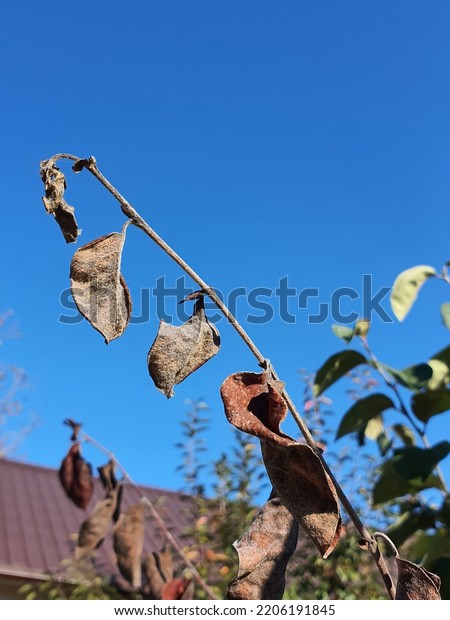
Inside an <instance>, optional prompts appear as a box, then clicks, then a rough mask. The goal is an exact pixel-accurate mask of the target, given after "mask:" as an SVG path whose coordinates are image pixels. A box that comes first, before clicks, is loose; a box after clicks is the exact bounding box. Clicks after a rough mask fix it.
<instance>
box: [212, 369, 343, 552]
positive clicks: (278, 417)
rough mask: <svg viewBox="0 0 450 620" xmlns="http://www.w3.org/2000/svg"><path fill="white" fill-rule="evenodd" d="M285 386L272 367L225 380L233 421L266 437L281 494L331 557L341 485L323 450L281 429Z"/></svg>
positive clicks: (266, 454) (269, 466) (265, 451)
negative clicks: (333, 476) (322, 458)
mask: <svg viewBox="0 0 450 620" xmlns="http://www.w3.org/2000/svg"><path fill="white" fill-rule="evenodd" d="M281 389H282V383H281V382H279V381H273V380H272V379H270V378H269V376H268V373H267V372H263V373H260V374H257V373H252V372H239V373H236V374H234V375H231V376H229V377H228V378H227V379H226V380H225V381H224V383H223V385H222V388H221V390H220V392H221V396H222V400H223V402H224V406H225V413H226V416H227V418H228V421H229V422H230V423H231V424H233V425H234V426H236V428H238V429H239V430H241V431H244V432H246V433H250V434H251V435H255V436H256V437H258V438H259V439H260V441H261V450H262V455H263V459H264V465H265V467H266V470H267V473H268V475H269V478H270V481H271V482H272V485H273V487H274V489H275V491H276V494H277V496H278V497H279V498H280V499H281V501H282V502H283V504H284V505H285V506H286V507H287V508H288V510H289V511H290V512H291V514H292V515H293V516H294V518H295V519H296V520H297V521H298V523H299V525H300V526H301V527H302V528H303V529H304V530H305V531H306V533H307V534H309V536H310V537H311V539H312V541H313V542H314V544H315V545H316V547H317V548H318V549H319V551H320V553H321V554H322V555H323V557H324V558H326V557H328V555H329V554H330V553H331V552H332V551H333V549H334V547H335V546H336V544H337V542H338V540H339V538H340V533H341V527H342V522H341V517H340V513H339V502H338V497H337V493H336V489H335V487H334V484H333V483H332V481H331V479H330V477H329V476H328V474H327V472H326V471H325V469H324V467H323V465H322V463H321V461H320V459H319V457H318V456H317V454H315V453H314V451H313V450H312V449H311V448H310V447H309V446H307V445H306V444H301V443H298V442H296V441H295V440H294V439H292V437H289V435H286V434H285V433H283V432H282V431H281V429H280V424H281V422H282V421H283V420H284V419H285V417H286V415H287V405H286V402H285V400H284V398H283V397H282V395H281Z"/></svg>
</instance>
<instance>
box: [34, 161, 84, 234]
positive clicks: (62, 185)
mask: <svg viewBox="0 0 450 620" xmlns="http://www.w3.org/2000/svg"><path fill="white" fill-rule="evenodd" d="M40 173H41V179H42V181H43V183H44V188H45V196H43V197H42V202H43V203H44V207H45V210H46V211H47V213H49V214H50V215H53V217H54V218H55V220H56V221H57V223H58V225H59V227H60V229H61V232H62V234H63V235H64V239H65V240H66V243H74V242H75V241H76V240H77V238H78V235H79V234H80V232H81V231H80V230H79V228H78V224H77V221H76V219H75V209H74V208H73V207H71V206H70V205H69V204H67V202H66V201H65V199H64V192H65V190H66V178H65V176H64V174H63V173H62V172H61V170H60V169H59V168H58V167H57V166H56V164H55V163H54V161H53V160H51V159H49V160H45V161H42V162H41V169H40Z"/></svg>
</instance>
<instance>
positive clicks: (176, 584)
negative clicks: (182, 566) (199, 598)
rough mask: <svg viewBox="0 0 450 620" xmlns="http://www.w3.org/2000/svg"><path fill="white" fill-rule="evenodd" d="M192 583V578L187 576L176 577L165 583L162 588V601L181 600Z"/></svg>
mask: <svg viewBox="0 0 450 620" xmlns="http://www.w3.org/2000/svg"><path fill="white" fill-rule="evenodd" d="M190 583H191V580H190V579H186V578H185V577H176V578H175V579H172V580H171V581H168V582H167V583H165V584H164V585H163V587H162V590H161V600H162V601H179V600H180V599H182V598H183V594H184V593H185V592H186V589H187V587H188V586H189V584H190Z"/></svg>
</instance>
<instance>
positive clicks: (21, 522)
mask: <svg viewBox="0 0 450 620" xmlns="http://www.w3.org/2000/svg"><path fill="white" fill-rule="evenodd" d="M142 495H145V496H146V497H148V498H149V499H150V500H151V502H152V503H153V505H154V506H155V507H156V508H157V510H158V512H159V514H160V515H161V517H162V518H163V520H164V522H165V524H166V525H167V527H168V528H169V530H170V531H171V533H172V534H173V535H174V537H175V538H176V539H177V540H178V542H180V543H181V544H182V545H183V544H186V540H185V539H184V537H183V533H184V532H185V531H186V528H187V527H188V525H189V521H188V515H187V508H188V507H187V504H186V501H185V497H184V496H183V495H182V494H181V493H175V492H173V491H165V490H162V489H155V488H151V487H144V486H141V487H139V488H136V487H134V486H132V485H130V484H125V485H124V493H123V500H122V509H123V510H126V509H127V508H128V507H129V506H130V505H132V504H134V503H136V502H137V501H139V499H140V498H141V497H142ZM103 498H104V490H103V487H102V486H101V483H100V481H99V479H98V478H96V479H95V482H94V495H93V498H92V500H91V502H90V504H89V506H88V508H87V510H84V509H81V508H77V507H76V506H75V505H74V504H73V503H72V502H71V501H70V500H69V499H68V498H67V497H66V495H65V493H64V491H63V489H62V487H61V484H60V482H59V479H58V472H57V470H55V469H49V468H46V467H40V466H36V465H30V464H28V463H21V462H18V461H11V460H6V459H5V460H2V459H0V576H11V577H21V578H24V579H42V578H44V577H45V575H46V573H48V572H49V571H51V572H55V571H56V570H57V569H58V567H59V565H60V562H61V561H62V560H64V559H66V558H69V557H71V556H72V554H73V549H74V546H75V541H76V534H77V532H78V530H79V527H80V525H81V523H82V522H83V521H84V520H85V519H86V517H87V516H88V513H89V512H90V511H91V510H92V508H93V507H94V505H95V503H96V502H97V501H98V500H100V499H103ZM111 539H112V537H111V536H107V537H106V538H105V541H104V542H103V544H102V546H101V547H100V548H99V549H98V550H97V552H96V558H95V563H96V568H97V572H98V573H99V574H101V575H103V576H114V575H116V574H117V572H118V571H117V567H116V565H115V562H114V552H113V548H112V540H111ZM163 544H164V539H163V536H162V534H161V532H160V530H159V528H158V526H157V525H156V524H155V523H154V521H153V520H152V519H151V518H150V517H148V519H147V520H146V534H145V543H144V554H146V553H150V552H151V551H156V550H158V549H160V548H161V547H162V546H163Z"/></svg>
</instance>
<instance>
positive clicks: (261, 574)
mask: <svg viewBox="0 0 450 620" xmlns="http://www.w3.org/2000/svg"><path fill="white" fill-rule="evenodd" d="M297 536H298V525H297V522H296V521H295V519H294V517H293V516H292V515H291V513H290V512H289V510H288V509H287V508H286V507H285V506H284V505H283V504H282V503H281V501H280V499H279V498H277V497H274V498H272V499H269V500H268V501H267V502H266V503H265V504H264V506H263V507H262V508H261V510H260V512H259V513H258V514H257V515H256V518H255V520H254V521H253V523H252V524H251V526H250V528H249V529H248V530H247V531H246V532H245V534H243V535H242V536H241V538H240V539H239V540H237V541H236V542H235V543H234V548H235V549H236V551H237V553H238V556H239V570H238V574H237V577H236V578H235V579H234V580H233V581H232V582H231V583H230V584H229V586H228V590H227V599H232V600H235V599H236V600H237V599H238V600H281V599H282V598H283V592H284V587H285V572H286V566H287V563H288V561H289V559H290V558H291V556H292V554H293V553H294V551H295V548H296V545H297Z"/></svg>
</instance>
